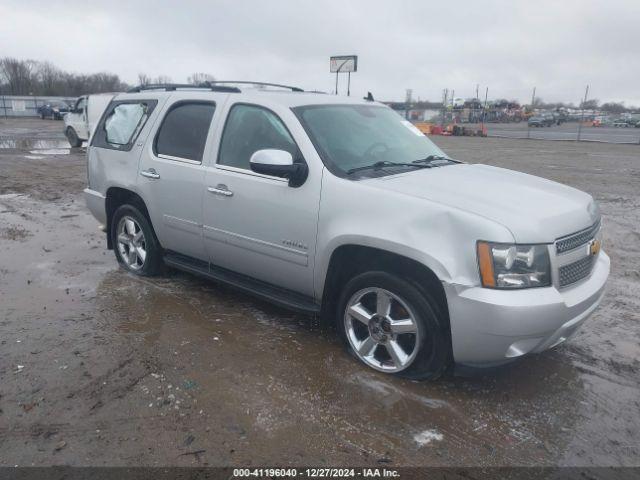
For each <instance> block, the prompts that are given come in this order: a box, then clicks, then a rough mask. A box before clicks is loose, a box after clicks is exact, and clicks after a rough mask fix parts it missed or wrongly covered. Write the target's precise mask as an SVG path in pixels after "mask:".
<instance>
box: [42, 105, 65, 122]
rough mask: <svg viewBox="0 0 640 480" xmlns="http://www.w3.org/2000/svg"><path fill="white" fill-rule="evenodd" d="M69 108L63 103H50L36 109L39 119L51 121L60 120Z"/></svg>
mask: <svg viewBox="0 0 640 480" xmlns="http://www.w3.org/2000/svg"><path fill="white" fill-rule="evenodd" d="M70 110H71V107H70V106H69V105H68V104H67V103H65V102H51V103H47V104H45V105H41V106H40V107H38V114H39V115H40V118H41V119H43V120H44V119H45V118H51V119H53V120H62V117H64V116H65V115H66V114H67V113H69V111H70Z"/></svg>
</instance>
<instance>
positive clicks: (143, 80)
mask: <svg viewBox="0 0 640 480" xmlns="http://www.w3.org/2000/svg"><path fill="white" fill-rule="evenodd" d="M150 83H151V79H150V78H149V75H147V74H146V73H139V74H138V85H149V84H150Z"/></svg>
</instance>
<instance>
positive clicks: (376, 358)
mask: <svg viewBox="0 0 640 480" xmlns="http://www.w3.org/2000/svg"><path fill="white" fill-rule="evenodd" d="M338 311H339V315H340V318H339V319H338V330H339V332H340V334H341V336H342V338H343V339H344V340H345V342H346V345H347V349H348V350H349V352H350V353H351V354H352V355H353V356H355V357H356V358H357V359H358V360H360V361H361V362H363V363H364V364H365V365H367V366H369V367H371V368H373V369H375V370H378V371H381V372H384V373H390V374H393V375H397V376H401V377H405V378H410V379H414V380H426V379H435V378H438V377H440V376H441V375H442V374H443V373H444V372H445V371H446V368H447V366H448V365H449V363H450V362H449V361H450V357H451V355H450V342H449V336H448V334H447V332H446V330H445V327H444V325H443V322H442V318H441V315H440V313H439V309H438V306H437V304H436V302H435V301H433V300H432V299H431V298H430V297H429V296H428V295H427V294H426V293H424V292H422V291H421V290H420V289H419V288H418V287H417V286H415V285H414V284H413V283H410V282H408V281H406V280H404V279H402V278H400V277H397V276H396V275H393V274H390V273H387V272H381V271H374V272H367V273H363V274H360V275H358V276H356V277H354V278H353V279H351V280H350V281H349V282H347V284H346V285H345V287H344V289H343V292H342V295H341V297H340V301H339V310H338Z"/></svg>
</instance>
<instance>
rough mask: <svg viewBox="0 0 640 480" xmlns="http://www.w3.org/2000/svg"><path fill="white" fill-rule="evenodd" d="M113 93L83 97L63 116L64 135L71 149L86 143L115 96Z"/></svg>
mask: <svg viewBox="0 0 640 480" xmlns="http://www.w3.org/2000/svg"><path fill="white" fill-rule="evenodd" d="M115 95H116V94H115V93H98V94H95V95H83V96H81V97H80V98H78V100H76V103H75V105H74V106H73V108H72V109H71V111H70V112H69V113H68V114H66V115H65V116H64V135H65V137H67V140H69V144H70V145H71V146H72V147H80V146H82V142H88V141H89V139H90V138H91V134H92V132H93V130H94V129H95V127H96V124H97V123H98V121H99V120H100V117H101V116H102V114H103V113H104V111H105V110H106V108H107V105H109V102H111V100H112V99H113V97H114V96H115Z"/></svg>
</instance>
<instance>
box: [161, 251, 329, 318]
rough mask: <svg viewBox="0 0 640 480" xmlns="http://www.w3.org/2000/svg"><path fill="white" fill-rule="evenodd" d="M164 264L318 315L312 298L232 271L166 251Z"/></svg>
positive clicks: (271, 301)
mask: <svg viewBox="0 0 640 480" xmlns="http://www.w3.org/2000/svg"><path fill="white" fill-rule="evenodd" d="M164 263H165V264H166V265H167V266H169V267H173V268H177V269H178V270H183V271H185V272H189V273H192V274H194V275H198V276H201V277H204V278H207V279H209V280H213V281H216V282H220V283H223V284H225V285H229V286H231V287H234V288H236V289H238V290H242V291H244V292H246V293H248V294H250V295H253V296H254V297H258V298H261V299H263V300H266V301H267V302H270V303H274V304H276V305H279V306H281V307H284V308H286V309H288V310H293V311H296V312H301V313H305V314H308V315H318V314H319V313H320V305H318V304H317V303H315V302H314V300H313V298H311V297H307V296H306V295H302V294H300V293H297V292H293V291H291V290H287V289H286V288H281V287H277V286H275V285H272V284H270V283H266V282H263V281H260V280H256V279H255V278H251V277H248V276H246V275H242V274H240V273H236V272H232V271H231V270H227V269H225V268H221V267H218V266H216V265H213V264H211V263H207V262H205V261H202V260H197V259H195V258H191V257H188V256H186V255H181V254H179V253H175V252H167V253H165V255H164Z"/></svg>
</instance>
